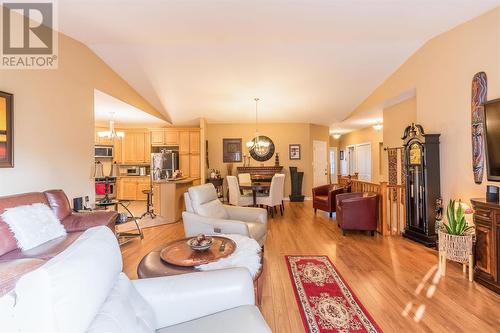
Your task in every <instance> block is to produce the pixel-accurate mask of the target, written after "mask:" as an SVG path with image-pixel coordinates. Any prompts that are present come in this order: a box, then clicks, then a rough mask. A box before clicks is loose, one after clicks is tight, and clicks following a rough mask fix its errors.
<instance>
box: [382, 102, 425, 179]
mask: <svg viewBox="0 0 500 333" xmlns="http://www.w3.org/2000/svg"><path fill="white" fill-rule="evenodd" d="M383 112H384V128H383V138H384V147H390V148H396V147H401V146H402V145H403V140H401V137H402V136H403V131H404V129H405V128H406V127H407V126H408V125H410V124H411V123H414V122H416V121H417V98H416V97H411V98H409V99H407V100H404V101H402V102H400V103H398V104H395V105H392V106H390V107H387V108H385V109H384V111H383ZM383 159H384V160H383V161H382V166H383V169H382V172H381V174H382V175H383V176H384V177H383V178H381V180H386V181H387V180H388V177H389V174H388V172H389V171H388V160H387V152H386V151H384V152H383ZM398 163H399V162H398ZM399 168H400V165H399V164H398V169H399ZM398 172H399V171H398ZM398 181H399V177H398Z"/></svg>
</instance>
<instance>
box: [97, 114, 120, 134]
mask: <svg viewBox="0 0 500 333" xmlns="http://www.w3.org/2000/svg"><path fill="white" fill-rule="evenodd" d="M114 114H115V113H114V112H111V119H110V120H109V130H107V131H99V132H97V136H98V137H100V138H109V139H114V138H119V139H121V138H123V137H125V132H121V131H118V132H117V131H116V130H115V121H114V120H113V119H114Z"/></svg>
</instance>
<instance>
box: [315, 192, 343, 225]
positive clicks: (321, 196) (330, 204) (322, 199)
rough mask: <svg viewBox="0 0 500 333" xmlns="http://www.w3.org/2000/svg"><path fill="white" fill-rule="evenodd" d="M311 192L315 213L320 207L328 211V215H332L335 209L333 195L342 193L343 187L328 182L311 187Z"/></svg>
mask: <svg viewBox="0 0 500 333" xmlns="http://www.w3.org/2000/svg"><path fill="white" fill-rule="evenodd" d="M312 193H313V208H314V212H315V213H316V211H317V210H318V209H320V210H323V211H325V212H328V213H329V214H330V217H332V214H333V212H335V209H336V200H335V197H336V196H337V195H338V194H341V193H344V188H343V187H338V186H337V185H333V184H328V185H322V186H318V187H315V188H313V189H312Z"/></svg>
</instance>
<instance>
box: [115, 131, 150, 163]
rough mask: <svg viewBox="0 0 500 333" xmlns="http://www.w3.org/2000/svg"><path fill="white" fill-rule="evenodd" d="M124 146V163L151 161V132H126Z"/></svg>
mask: <svg viewBox="0 0 500 333" xmlns="http://www.w3.org/2000/svg"><path fill="white" fill-rule="evenodd" d="M122 147H123V148H122V149H123V163H128V164H131V163H149V162H150V161H151V140H150V134H149V132H131V131H127V132H125V137H124V138H123V146H122Z"/></svg>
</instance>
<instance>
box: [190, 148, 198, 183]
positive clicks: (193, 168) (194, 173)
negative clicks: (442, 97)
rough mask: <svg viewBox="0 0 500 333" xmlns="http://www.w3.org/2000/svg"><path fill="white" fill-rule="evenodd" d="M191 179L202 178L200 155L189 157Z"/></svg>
mask: <svg viewBox="0 0 500 333" xmlns="http://www.w3.org/2000/svg"><path fill="white" fill-rule="evenodd" d="M189 177H192V178H200V155H199V154H190V155H189Z"/></svg>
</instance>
